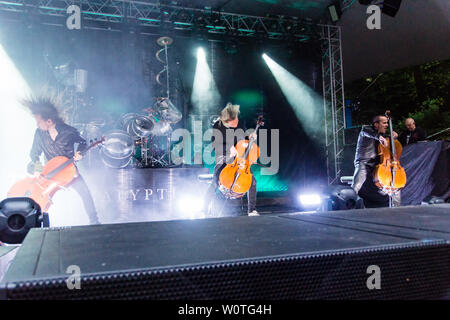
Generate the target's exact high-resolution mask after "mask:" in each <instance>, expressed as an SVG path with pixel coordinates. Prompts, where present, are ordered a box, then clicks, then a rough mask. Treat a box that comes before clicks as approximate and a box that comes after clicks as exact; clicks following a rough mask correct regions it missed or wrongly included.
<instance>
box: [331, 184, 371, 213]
mask: <svg viewBox="0 0 450 320" xmlns="http://www.w3.org/2000/svg"><path fill="white" fill-rule="evenodd" d="M328 193H329V198H328V210H350V209H361V208H363V207H364V203H363V200H362V199H361V198H359V197H358V195H357V194H356V192H355V190H353V189H352V188H351V187H349V186H344V185H335V186H330V187H329V189H328Z"/></svg>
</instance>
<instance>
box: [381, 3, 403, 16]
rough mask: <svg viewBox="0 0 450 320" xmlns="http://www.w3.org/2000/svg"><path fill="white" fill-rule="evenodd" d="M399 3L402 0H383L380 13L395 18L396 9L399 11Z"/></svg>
mask: <svg viewBox="0 0 450 320" xmlns="http://www.w3.org/2000/svg"><path fill="white" fill-rule="evenodd" d="M401 3H402V0H384V2H383V8H382V9H381V12H383V13H384V14H387V15H388V16H391V17H395V15H396V14H397V11H398V9H400V5H401Z"/></svg>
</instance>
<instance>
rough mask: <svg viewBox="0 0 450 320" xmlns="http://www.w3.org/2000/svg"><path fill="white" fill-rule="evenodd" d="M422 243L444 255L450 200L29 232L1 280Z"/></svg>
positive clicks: (449, 235)
mask: <svg viewBox="0 0 450 320" xmlns="http://www.w3.org/2000/svg"><path fill="white" fill-rule="evenodd" d="M427 244H439V245H440V246H443V247H444V248H447V249H444V252H446V254H447V255H448V253H449V249H448V248H449V247H450V245H449V244H450V204H445V205H433V206H414V207H413V206H412V207H401V208H392V209H390V208H384V209H364V210H348V211H331V212H315V213H305V212H296V213H285V214H270V215H262V216H259V217H246V216H242V217H225V218H218V219H197V220H172V221H160V222H142V223H125V224H109V225H98V226H77V227H67V228H54V229H52V228H49V229H33V230H32V231H31V232H30V233H29V234H28V236H27V238H26V239H25V241H24V243H23V245H22V246H21V248H20V249H19V250H18V252H17V254H16V257H15V259H14V261H13V263H12V265H11V267H10V268H9V270H8V272H7V274H6V276H5V277H4V279H3V280H2V284H7V283H17V282H21V281H25V282H26V281H37V280H38V279H51V278H64V277H66V276H67V274H66V268H67V267H68V266H70V265H77V266H79V267H80V269H81V271H82V273H83V274H84V275H89V274H92V275H95V274H97V275H98V274H111V273H115V272H119V271H120V272H127V271H132V270H163V269H167V268H169V269H173V268H183V267H186V266H193V265H197V266H198V265H204V264H217V263H229V262H233V263H236V262H239V261H249V260H258V259H259V260H261V259H268V258H270V259H275V258H277V257H286V256H308V255H322V254H327V253H331V252H334V253H336V252H344V251H345V252H354V251H355V252H356V251H361V250H362V251H364V250H366V251H367V250H371V248H392V247H397V248H408V247H411V246H422V245H427ZM374 250H375V249H374ZM362 251H361V252H362ZM448 262H449V265H448V267H447V269H448V268H449V267H450V261H448ZM440 268H441V267H440ZM441 269H442V268H441ZM448 271H450V270H448ZM442 272H447V270H445V268H444V269H443V270H442ZM449 286H450V284H449Z"/></svg>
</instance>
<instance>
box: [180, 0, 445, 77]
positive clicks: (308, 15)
mask: <svg viewBox="0 0 450 320" xmlns="http://www.w3.org/2000/svg"><path fill="white" fill-rule="evenodd" d="M334 2H336V0H316V1H314V0H211V1H205V0H178V1H177V3H178V4H182V5H193V6H198V7H202V8H204V7H205V6H209V7H211V8H212V9H213V10H219V9H220V10H223V11H225V12H234V13H240V14H248V15H257V16H265V15H266V14H271V15H286V16H296V17H300V18H303V19H311V20H312V21H314V22H319V20H321V19H323V18H325V17H326V14H327V6H328V5H330V4H332V3H334ZM341 2H342V1H341ZM346 3H349V2H348V1H346ZM366 9H367V6H363V5H361V4H360V3H359V1H358V0H355V1H354V3H353V4H352V5H351V6H350V7H349V8H348V9H347V10H345V11H344V13H343V16H342V17H341V20H340V21H339V23H338V25H340V26H342V46H343V60H344V78H345V82H349V81H353V80H356V79H360V78H363V77H366V76H370V75H373V74H377V73H380V72H385V71H391V70H396V69H400V68H404V67H408V66H413V65H418V64H422V63H425V62H429V61H433V60H446V59H449V58H450V41H449V34H450V1H448V0H403V1H402V3H401V6H400V10H399V11H398V13H397V15H396V16H395V17H394V18H393V17H390V16H388V15H385V14H382V15H381V30H369V29H367V27H366V20H367V18H368V16H369V15H368V14H367V13H366ZM320 22H324V20H322V21H320Z"/></svg>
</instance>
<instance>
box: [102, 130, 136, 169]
mask: <svg viewBox="0 0 450 320" xmlns="http://www.w3.org/2000/svg"><path fill="white" fill-rule="evenodd" d="M134 151H135V142H134V140H133V138H132V137H131V136H130V135H129V134H128V133H127V132H125V131H122V130H113V131H109V132H108V133H106V135H105V141H104V143H103V147H102V149H101V151H100V156H101V158H102V160H103V163H104V164H105V165H107V166H108V167H111V168H124V167H126V166H127V165H128V164H129V163H130V161H131V158H132V157H133V155H134Z"/></svg>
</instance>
